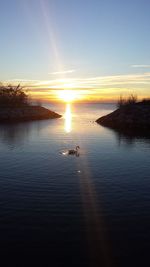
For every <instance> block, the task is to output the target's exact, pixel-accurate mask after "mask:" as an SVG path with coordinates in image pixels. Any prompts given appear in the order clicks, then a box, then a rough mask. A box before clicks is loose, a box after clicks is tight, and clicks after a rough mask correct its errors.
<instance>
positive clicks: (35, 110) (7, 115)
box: [0, 106, 61, 122]
mask: <svg viewBox="0 0 150 267" xmlns="http://www.w3.org/2000/svg"><path fill="white" fill-rule="evenodd" d="M60 117H61V115H59V114H57V113H55V112H53V111H51V110H49V109H46V108H44V107H40V106H25V107H20V108H19V107H18V108H14V107H13V108H11V107H1V108H0V122H16V121H30V120H45V119H55V118H60Z"/></svg>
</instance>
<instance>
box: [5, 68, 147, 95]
mask: <svg viewBox="0 0 150 267" xmlns="http://www.w3.org/2000/svg"><path fill="white" fill-rule="evenodd" d="M12 82H13V84H18V82H21V85H24V86H25V87H26V88H27V89H28V90H29V91H30V93H31V95H33V96H36V97H40V98H45V99H51V97H52V98H57V92H58V91H60V90H64V89H71V90H76V91H77V90H78V91H79V95H83V96H84V97H85V99H86V98H87V97H91V98H92V99H94V97H95V98H98V97H102V96H103V97H106V98H108V97H109V98H111V97H113V98H115V97H116V98H117V97H118V95H120V94H123V95H126V94H130V93H136V94H137V95H138V96H144V97H148V96H150V72H145V73H143V74H124V75H123V74H122V75H110V76H95V77H82V78H80V77H77V78H63V79H58V78H55V79H52V78H51V79H49V80H27V79H15V80H12ZM9 83H11V81H9Z"/></svg>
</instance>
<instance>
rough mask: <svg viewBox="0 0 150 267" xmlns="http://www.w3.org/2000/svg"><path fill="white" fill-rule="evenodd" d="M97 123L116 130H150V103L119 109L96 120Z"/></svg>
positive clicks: (140, 103) (139, 103)
mask: <svg viewBox="0 0 150 267" xmlns="http://www.w3.org/2000/svg"><path fill="white" fill-rule="evenodd" d="M96 122H97V123H99V124H101V125H103V126H106V127H110V128H114V129H120V130H121V129H130V130H133V129H134V130H136V129H137V130H140V131H141V130H147V129H150V103H146V102H144V101H142V102H138V103H135V104H131V105H126V106H123V107H120V108H118V109H117V110H115V111H113V112H112V113H110V114H108V115H106V116H103V117H101V118H99V119H97V120H96Z"/></svg>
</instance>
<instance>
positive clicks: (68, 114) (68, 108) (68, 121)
mask: <svg viewBox="0 0 150 267" xmlns="http://www.w3.org/2000/svg"><path fill="white" fill-rule="evenodd" d="M71 130H72V113H71V104H69V103H68V104H66V112H65V131H66V132H67V133H70V132H71Z"/></svg>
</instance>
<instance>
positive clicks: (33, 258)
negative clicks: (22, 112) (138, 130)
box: [0, 104, 150, 267]
mask: <svg viewBox="0 0 150 267" xmlns="http://www.w3.org/2000/svg"><path fill="white" fill-rule="evenodd" d="M51 107H52V106H50V108H51ZM52 108H53V110H54V111H56V112H58V113H60V114H63V115H64V116H63V117H62V118H61V119H57V120H44V121H36V122H25V123H18V124H14V125H0V207H1V209H0V251H1V253H2V255H3V256H4V257H6V258H5V260H6V262H9V265H8V264H7V263H6V262H5V264H2V265H1V266H70V267H71V266H88V267H89V266H92V267H94V266H150V265H149V264H150V260H149V246H150V137H149V136H148V135H147V136H146V137H144V136H142V137H141V136H136V137H134V136H127V135H123V134H121V133H117V132H115V131H114V130H110V129H108V128H104V127H102V126H100V125H97V124H96V123H95V122H94V121H95V120H96V119H97V118H99V117H100V116H102V115H104V114H107V113H109V112H110V111H112V110H114V109H115V106H114V105H111V104H110V105H106V104H93V105H91V104H84V105H81V104H80V105H79V104H74V105H72V106H70V105H66V106H65V104H64V105H63V104H62V105H60V104H59V105H56V106H53V107H52ZM77 145H79V146H80V155H79V156H78V157H76V156H73V155H63V154H62V153H61V152H63V151H66V150H67V149H70V148H74V147H76V146H77Z"/></svg>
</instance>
